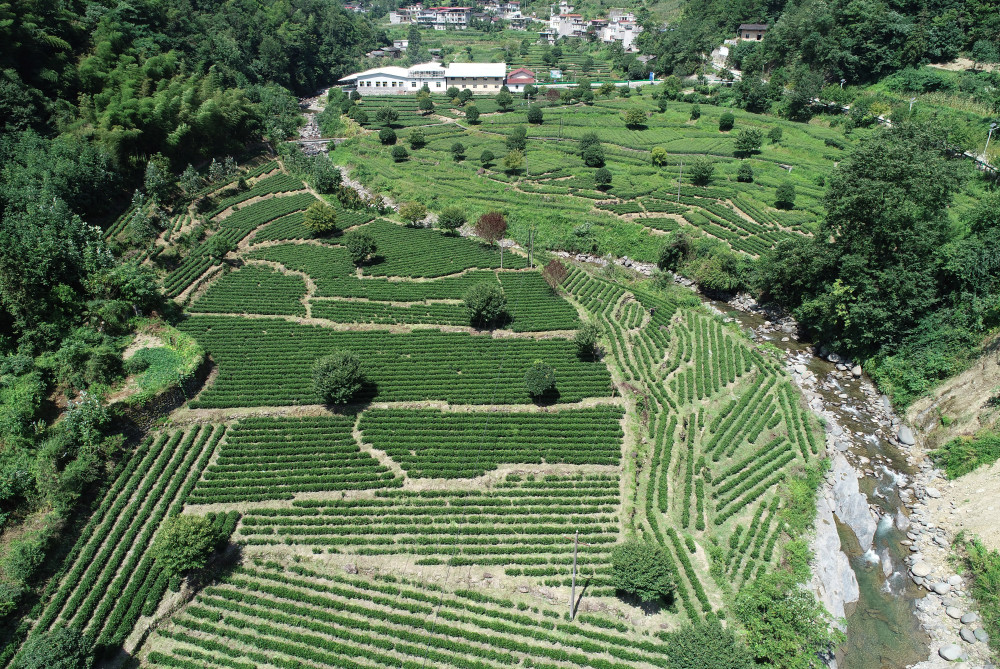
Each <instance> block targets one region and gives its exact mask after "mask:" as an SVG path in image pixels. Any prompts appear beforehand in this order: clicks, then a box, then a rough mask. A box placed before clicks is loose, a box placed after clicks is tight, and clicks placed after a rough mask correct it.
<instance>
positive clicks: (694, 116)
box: [691, 104, 701, 121]
mask: <svg viewBox="0 0 1000 669" xmlns="http://www.w3.org/2000/svg"><path fill="white" fill-rule="evenodd" d="M700 118H701V107H700V106H699V105H697V104H693V105H691V120H692V121H697V120H698V119H700Z"/></svg>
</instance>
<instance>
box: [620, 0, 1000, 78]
mask: <svg viewBox="0 0 1000 669" xmlns="http://www.w3.org/2000/svg"><path fill="white" fill-rule="evenodd" d="M754 22H760V23H766V24H768V25H770V26H772V28H771V30H769V31H768V32H767V34H766V36H765V38H764V40H763V42H762V43H761V45H760V46H761V48H760V50H759V51H760V53H759V55H758V58H757V59H756V60H755V62H754V63H752V65H753V67H748V68H744V69H750V70H752V71H759V70H760V68H761V67H762V66H766V67H767V69H769V70H776V69H778V68H783V69H784V70H786V71H787V72H788V73H789V74H793V73H795V72H796V71H797V70H798V68H799V67H804V68H805V69H807V70H808V71H811V72H812V73H814V74H818V75H820V76H822V77H823V78H824V79H825V80H826V81H831V82H839V81H840V79H841V78H844V79H847V80H848V81H849V82H852V83H863V82H870V81H875V80H878V79H880V78H881V77H883V76H885V75H887V74H890V73H892V72H894V71H896V70H898V69H900V68H904V67H906V66H910V65H918V64H920V63H927V62H935V63H937V62H945V61H949V60H953V59H954V58H955V57H957V56H958V55H959V53H960V52H972V50H973V48H974V47H977V45H978V47H977V49H978V50H981V51H982V54H983V55H984V56H987V58H993V59H996V47H997V46H998V44H997V39H998V38H997V35H1000V5H998V4H997V2H996V1H995V0H923V1H920V2H917V0H889V1H885V0H832V1H827V0H792V1H786V0H738V1H735V2H731V1H729V0H692V2H689V3H687V4H686V5H685V9H684V14H683V17H682V19H681V20H680V21H679V22H677V24H676V25H671V26H670V27H669V29H668V30H665V31H662V32H661V31H657V30H647V31H646V32H645V33H644V34H643V35H642V36H641V37H640V40H639V42H640V44H641V46H642V48H643V51H645V52H647V53H652V54H656V55H657V56H658V62H657V68H658V69H659V71H660V72H662V73H664V74H670V73H673V72H676V73H678V74H690V73H692V72H694V71H695V69H696V68H697V66H698V64H700V62H701V58H702V56H703V54H705V53H708V52H710V51H711V50H712V49H713V48H714V47H715V46H717V45H718V44H719V43H720V42H721V41H722V39H725V38H730V37H734V36H735V35H736V29H737V27H738V26H739V25H740V24H741V23H754ZM754 46H756V45H754ZM984 60H985V58H984Z"/></svg>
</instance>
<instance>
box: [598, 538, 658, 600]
mask: <svg viewBox="0 0 1000 669" xmlns="http://www.w3.org/2000/svg"><path fill="white" fill-rule="evenodd" d="M669 560H670V558H669V557H667V555H666V553H665V552H664V550H663V548H662V547H660V546H657V545H655V544H653V543H651V542H649V541H642V540H639V539H630V540H628V541H626V542H625V543H621V544H618V545H617V546H615V548H614V550H612V551H611V583H612V584H613V585H614V586H615V588H616V589H617V590H621V591H623V592H627V593H629V594H632V595H635V596H637V597H638V598H639V599H640V600H641V601H643V602H652V601H656V600H658V599H662V598H664V597H668V596H670V595H671V594H673V592H674V574H673V570H672V569H671V568H670V561H669Z"/></svg>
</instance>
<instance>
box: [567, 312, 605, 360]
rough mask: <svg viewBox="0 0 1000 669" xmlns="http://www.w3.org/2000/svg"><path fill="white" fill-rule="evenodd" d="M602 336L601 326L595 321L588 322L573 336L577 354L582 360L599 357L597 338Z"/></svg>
mask: <svg viewBox="0 0 1000 669" xmlns="http://www.w3.org/2000/svg"><path fill="white" fill-rule="evenodd" d="M600 336H601V326H599V325H598V324H597V323H595V322H593V321H587V322H585V323H584V324H583V325H581V326H580V329H579V330H577V331H576V334H575V335H574V336H573V343H574V344H576V353H577V355H579V356H580V357H581V358H594V357H596V356H597V338H598V337H600Z"/></svg>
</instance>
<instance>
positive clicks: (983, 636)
mask: <svg viewBox="0 0 1000 669" xmlns="http://www.w3.org/2000/svg"><path fill="white" fill-rule="evenodd" d="M973 634H975V635H976V639H977V640H979V641H981V642H982V643H989V642H990V635H989V634H987V633H986V630H984V629H983V628H982V627H977V628H976V630H975V631H974V632H973Z"/></svg>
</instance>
